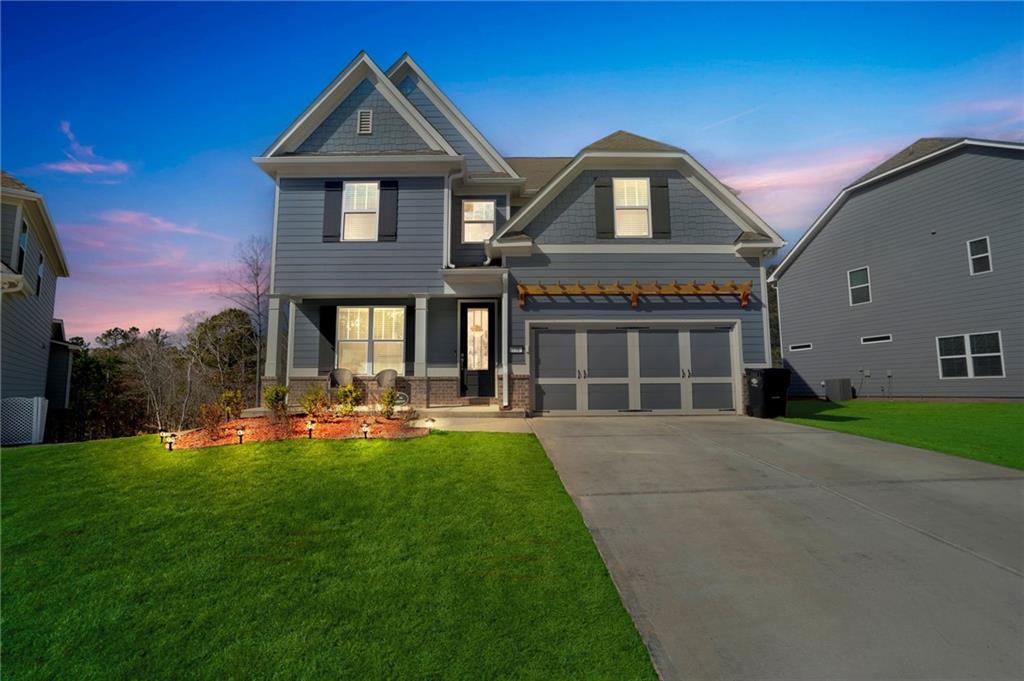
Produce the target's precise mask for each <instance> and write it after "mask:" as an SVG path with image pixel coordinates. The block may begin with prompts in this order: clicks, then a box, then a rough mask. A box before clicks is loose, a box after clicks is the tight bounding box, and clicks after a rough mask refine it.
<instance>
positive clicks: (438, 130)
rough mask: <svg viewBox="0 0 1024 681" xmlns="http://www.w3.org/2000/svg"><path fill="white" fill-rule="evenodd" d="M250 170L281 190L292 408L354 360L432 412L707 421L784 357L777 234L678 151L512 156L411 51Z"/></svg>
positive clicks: (619, 136)
mask: <svg viewBox="0 0 1024 681" xmlns="http://www.w3.org/2000/svg"><path fill="white" fill-rule="evenodd" d="M511 120H512V119H511V118H510V121H511ZM523 133H524V134H526V133H527V131H523ZM254 161H255V163H256V164H257V165H259V167H260V168H262V169H263V170H264V171H265V172H266V173H267V174H268V175H269V176H270V177H271V178H273V179H274V181H275V184H276V197H275V216H274V239H273V241H274V246H273V257H272V280H271V303H270V334H269V341H268V359H267V366H266V372H265V373H266V375H267V377H266V381H267V383H268V384H270V383H273V382H285V383H287V384H288V385H289V386H290V388H291V399H292V400H293V401H297V400H298V398H299V397H300V396H301V394H302V393H303V392H304V391H305V390H306V389H307V388H308V387H309V386H310V385H316V386H321V385H326V382H327V378H326V377H327V375H328V373H329V372H330V371H331V370H332V369H334V368H336V367H343V368H346V369H349V370H352V371H353V372H355V374H357V375H358V376H360V377H361V378H359V379H358V380H359V382H363V381H365V379H366V377H369V376H371V375H373V374H376V373H377V372H379V371H381V370H384V369H395V370H397V372H398V374H399V375H400V378H399V387H400V389H402V390H404V391H406V392H408V393H409V394H410V396H411V400H412V403H413V404H414V405H420V406H422V405H455V404H465V403H470V402H484V403H496V404H500V405H502V406H506V407H514V408H519V409H530V410H532V411H535V412H554V413H593V412H596V413H618V412H631V411H637V412H639V411H654V412H662V413H690V412H704V413H708V412H719V411H732V410H736V409H738V408H739V407H740V404H741V397H742V395H741V390H742V387H741V386H742V381H741V380H740V376H741V375H742V371H743V369H744V368H745V367H763V366H766V365H767V363H768V362H769V350H768V329H767V319H768V316H767V308H766V306H765V303H764V300H765V296H764V292H765V290H766V288H765V287H766V278H765V273H764V260H765V258H767V257H769V256H771V255H773V254H774V253H775V252H776V251H777V250H778V249H779V248H780V247H781V246H783V245H784V242H783V241H782V239H781V238H780V237H779V236H778V234H776V233H775V232H774V231H772V229H771V228H770V227H769V226H768V225H766V224H765V223H764V221H762V220H761V219H760V218H759V217H758V216H757V215H755V214H754V212H753V211H752V210H750V208H748V207H747V206H746V205H745V204H744V203H743V202H742V201H740V200H739V198H738V197H737V196H736V194H735V193H734V192H732V191H730V190H729V189H728V188H727V187H726V186H724V185H723V184H722V183H721V182H720V181H719V180H717V179H716V178H715V177H714V176H712V175H711V174H710V173H709V172H708V171H707V170H705V169H704V168H703V167H702V166H701V165H700V164H699V163H698V162H697V161H696V160H694V159H693V158H692V157H691V156H690V155H689V154H688V153H686V152H685V151H683V150H681V149H678V148H676V147H673V146H670V145H667V144H662V143H660V142H655V141H653V140H649V139H645V138H643V137H639V136H637V135H633V134H630V133H626V132H617V133H614V134H612V135H609V136H607V137H605V138H603V139H601V140H598V141H597V142H595V143H593V144H591V145H590V146H588V147H585V148H584V149H582V150H581V151H580V152H579V153H578V154H577V155H576V156H574V157H572V158H568V157H555V158H535V157H519V158H516V157H509V158H504V157H502V156H501V155H500V154H499V153H498V152H497V151H496V150H495V149H494V147H493V146H492V145H491V144H490V143H488V142H487V140H486V139H485V138H484V137H483V135H482V134H481V133H480V132H479V131H478V130H477V129H476V128H475V127H474V126H473V125H472V123H470V122H469V121H468V120H467V119H466V117H465V116H464V115H463V114H462V113H461V112H460V111H459V110H458V109H457V108H455V105H454V104H452V102H451V101H450V100H449V99H448V98H447V97H446V96H445V95H444V94H443V93H442V92H441V91H440V90H439V89H438V88H437V86H436V85H435V84H434V83H433V82H432V81H431V80H430V78H428V77H427V76H426V74H425V73H423V71H422V70H421V69H420V68H419V66H417V65H416V63H415V62H413V60H412V59H410V58H409V57H408V56H403V57H402V58H400V59H399V60H398V61H397V62H396V63H395V64H394V65H393V66H392V67H391V68H390V69H388V71H387V72H383V71H381V70H380V69H379V68H378V67H377V66H376V65H375V64H374V63H373V61H371V60H370V58H369V57H368V56H367V55H366V54H364V53H360V54H359V55H358V56H357V57H356V59H355V60H354V61H353V62H352V63H351V64H350V65H349V66H348V67H346V68H345V70H344V71H343V72H342V73H341V74H340V75H339V76H338V77H337V78H336V79H335V80H334V81H333V82H332V83H331V84H330V85H328V87H327V89H325V90H324V91H323V92H322V93H321V94H320V95H319V96H318V97H317V98H316V100H315V101H313V103H312V104H311V105H310V106H309V107H308V108H307V109H306V110H305V111H304V112H303V113H302V114H301V115H300V116H299V117H298V118H297V119H296V120H295V121H294V122H293V123H292V124H291V125H290V126H289V127H288V128H287V129H286V130H285V131H284V132H283V133H282V134H281V136H280V137H279V138H278V139H277V140H276V141H275V142H274V143H273V144H272V145H271V146H270V148H268V149H267V150H266V152H265V153H264V154H263V155H262V156H260V157H258V158H255V159H254Z"/></svg>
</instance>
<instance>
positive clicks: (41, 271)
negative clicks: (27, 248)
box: [36, 253, 46, 296]
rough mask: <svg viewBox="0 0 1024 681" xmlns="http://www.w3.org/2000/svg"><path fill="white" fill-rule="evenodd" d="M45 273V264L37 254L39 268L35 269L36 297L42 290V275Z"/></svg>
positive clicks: (40, 255)
mask: <svg viewBox="0 0 1024 681" xmlns="http://www.w3.org/2000/svg"><path fill="white" fill-rule="evenodd" d="M45 272H46V263H45V262H43V254H42V253H40V254H39V267H37V268H36V295H37V296H38V295H39V292H40V291H42V290H43V274H44V273H45Z"/></svg>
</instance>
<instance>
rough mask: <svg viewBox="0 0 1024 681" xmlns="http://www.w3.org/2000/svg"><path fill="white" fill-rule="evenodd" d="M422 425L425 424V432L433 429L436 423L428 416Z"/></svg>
mask: <svg viewBox="0 0 1024 681" xmlns="http://www.w3.org/2000/svg"><path fill="white" fill-rule="evenodd" d="M423 423H425V424H426V425H427V430H433V429H434V424H435V423H437V422H436V421H435V420H434V417H433V416H428V417H427V418H426V420H425V421H423Z"/></svg>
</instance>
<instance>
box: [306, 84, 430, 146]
mask: <svg viewBox="0 0 1024 681" xmlns="http://www.w3.org/2000/svg"><path fill="white" fill-rule="evenodd" d="M361 109H370V110H371V111H373V133H372V134H370V135H359V134H357V133H356V125H357V122H358V117H359V111H360V110H361ZM428 151H430V147H429V146H427V143H426V142H424V141H423V138H422V137H420V136H419V134H418V133H417V132H416V131H415V130H413V129H412V127H411V126H410V125H409V123H408V122H406V120H405V119H404V118H403V117H402V115H401V114H400V113H398V111H397V110H396V109H395V108H394V107H393V106H391V103H390V102H388V100H387V99H385V97H384V95H382V94H381V93H380V92H379V91H378V90H377V88H376V87H375V86H374V85H373V83H371V82H370V81H369V80H367V79H364V80H363V81H362V82H361V83H360V84H359V85H357V86H356V87H355V89H354V90H352V92H351V93H349V95H348V96H347V97H346V98H345V99H344V100H343V101H342V102H341V104H339V105H338V106H337V107H336V108H335V109H334V111H332V112H331V113H330V114H328V116H327V118H325V119H324V121H323V122H322V123H321V124H320V125H319V126H317V128H316V130H314V131H313V132H312V133H311V134H310V135H309V137H307V138H306V140H305V141H303V143H302V144H300V145H299V147H298V149H296V152H295V153H297V154H368V155H370V154H380V153H395V152H409V153H415V152H428Z"/></svg>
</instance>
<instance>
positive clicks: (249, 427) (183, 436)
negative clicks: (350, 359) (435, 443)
mask: <svg viewBox="0 0 1024 681" xmlns="http://www.w3.org/2000/svg"><path fill="white" fill-rule="evenodd" d="M306 420H307V419H306V417H305V416H289V417H288V420H287V421H285V422H277V421H275V420H274V419H272V418H270V417H267V416H260V417H257V418H251V419H236V420H234V421H228V422H227V423H225V424H224V425H223V426H222V427H221V429H220V435H219V436H218V437H216V438H211V437H210V436H209V434H207V432H206V431H205V430H202V429H198V430H190V431H188V432H186V433H180V434H179V435H178V437H177V439H176V440H175V442H174V448H175V449H197V448H200V447H216V446H218V445H233V444H237V443H238V436H237V435H235V429H236V428H238V427H239V426H242V427H243V428H245V437H244V442H263V441H265V440H291V439H295V438H305V437H307V434H306ZM364 421H365V422H367V423H369V424H370V432H369V437H370V438H384V439H388V440H392V439H396V438H407V437H421V436H423V435H426V434H427V433H428V432H430V431H429V430H428V429H427V428H410V427H408V426H406V425H405V422H404V421H403V420H401V419H397V418H391V419H389V418H384V417H382V416H365V415H359V416H331V417H328V418H326V419H324V420H321V421H317V422H316V427H315V428H314V429H313V439H315V440H341V439H344V438H350V437H363V430H362V425H363V422H364Z"/></svg>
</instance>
